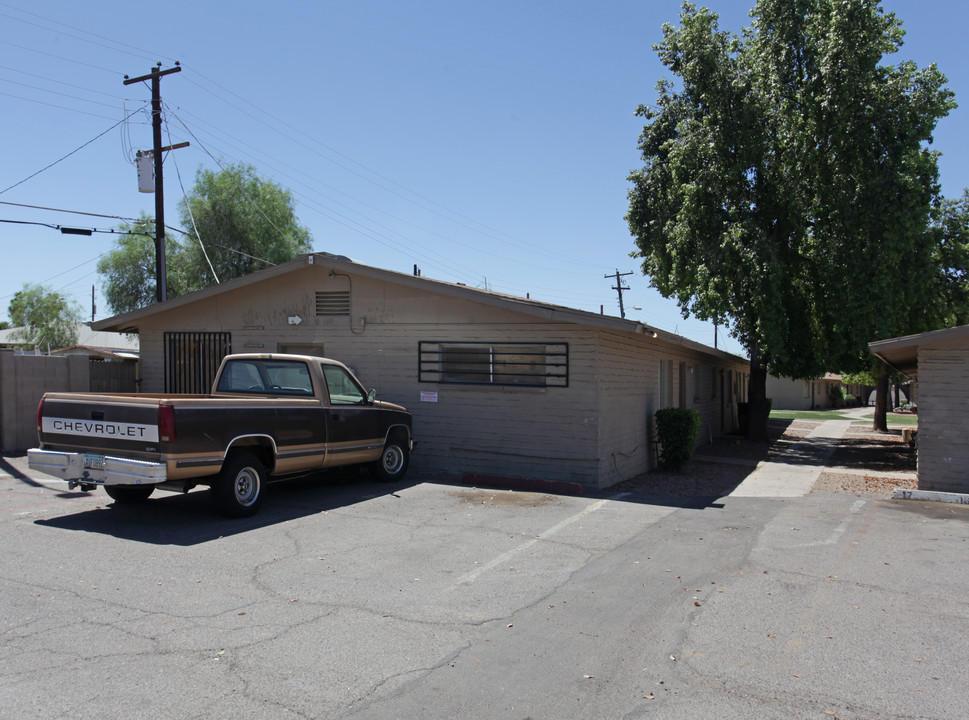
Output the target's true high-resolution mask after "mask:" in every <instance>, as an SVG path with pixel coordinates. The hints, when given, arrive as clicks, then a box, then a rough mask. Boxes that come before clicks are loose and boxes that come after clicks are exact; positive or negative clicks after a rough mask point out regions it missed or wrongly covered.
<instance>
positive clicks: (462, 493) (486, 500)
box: [449, 488, 556, 508]
mask: <svg viewBox="0 0 969 720" xmlns="http://www.w3.org/2000/svg"><path fill="white" fill-rule="evenodd" d="M449 494H450V495H451V496H452V497H455V498H457V499H459V500H461V501H462V502H464V503H467V504H468V505H485V506H488V505H491V506H494V505H517V506H518V507H533V508H534V507H542V506H543V505H551V504H552V503H554V502H556V498H555V497H553V496H552V495H541V494H538V493H529V492H515V491H514V490H487V489H478V488H472V489H470V490H455V491H452V492H450V493H449Z"/></svg>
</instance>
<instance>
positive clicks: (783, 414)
mask: <svg viewBox="0 0 969 720" xmlns="http://www.w3.org/2000/svg"><path fill="white" fill-rule="evenodd" d="M770 416H771V418H773V419H775V420H817V421H821V420H854V421H855V424H856V425H871V422H872V420H873V419H874V417H875V414H874V413H871V414H868V415H863V416H862V417H860V418H858V417H851V416H849V415H846V414H845V413H844V412H843V411H841V410H771V413H770ZM918 424H919V416H918V415H908V414H905V415H896V414H895V413H888V425H889V427H891V426H893V425H894V426H895V427H917V426H918Z"/></svg>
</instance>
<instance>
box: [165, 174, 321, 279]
mask: <svg viewBox="0 0 969 720" xmlns="http://www.w3.org/2000/svg"><path fill="white" fill-rule="evenodd" d="M179 214H180V217H181V222H182V227H183V228H185V230H186V231H189V230H191V232H190V233H189V234H190V237H191V239H186V241H185V243H184V248H185V262H186V264H187V265H188V266H189V267H191V268H194V269H195V270H196V271H198V272H200V273H201V274H202V275H203V276H204V278H205V280H204V283H203V285H202V287H204V286H206V285H211V284H213V283H214V282H216V280H215V277H217V278H218V281H220V282H222V281H225V280H229V279H231V278H236V277H241V276H242V275H248V274H249V273H251V272H254V271H256V270H262V269H264V268H267V267H269V266H270V265H277V264H279V263H282V262H286V261H288V260H292V259H293V258H295V257H296V256H297V255H299V254H300V253H304V252H309V251H310V250H311V249H312V238H311V237H310V233H309V230H307V229H306V228H305V227H303V226H302V225H300V224H299V222H298V220H297V219H296V212H295V207H294V203H293V198H292V195H291V194H290V192H289V191H288V190H285V189H284V188H282V187H280V186H279V185H276V184H275V183H272V182H270V181H268V180H264V179H262V178H260V177H259V176H258V175H257V174H256V171H255V170H254V169H253V168H252V167H251V166H248V165H232V166H228V167H226V168H225V169H223V170H221V171H219V172H213V171H211V170H205V169H200V170H199V171H198V173H197V174H196V177H195V188H194V189H193V190H192V192H191V193H189V194H188V195H186V196H185V197H184V198H183V199H182V201H181V202H180V203H179ZM213 272H214V273H215V277H213Z"/></svg>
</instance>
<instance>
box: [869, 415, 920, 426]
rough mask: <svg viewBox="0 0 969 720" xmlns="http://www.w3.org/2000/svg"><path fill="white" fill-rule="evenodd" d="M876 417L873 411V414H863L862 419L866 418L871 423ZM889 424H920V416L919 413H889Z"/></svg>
mask: <svg viewBox="0 0 969 720" xmlns="http://www.w3.org/2000/svg"><path fill="white" fill-rule="evenodd" d="M874 418H875V414H874V413H872V414H871V415H864V416H862V420H864V421H865V422H867V423H871V421H872V420H873V419H874ZM888 424H889V426H891V425H898V426H900V427H913V426H916V425H918V424H919V416H918V415H896V414H895V413H888Z"/></svg>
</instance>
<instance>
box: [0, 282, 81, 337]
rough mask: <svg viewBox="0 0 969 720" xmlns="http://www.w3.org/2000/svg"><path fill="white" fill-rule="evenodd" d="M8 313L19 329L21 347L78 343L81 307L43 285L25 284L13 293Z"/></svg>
mask: <svg viewBox="0 0 969 720" xmlns="http://www.w3.org/2000/svg"><path fill="white" fill-rule="evenodd" d="M7 315H9V316H10V321H11V322H12V323H13V325H14V326H15V327H17V328H18V331H17V333H16V340H17V342H18V344H19V347H21V348H25V349H31V350H32V349H35V348H43V349H45V350H46V349H50V350H57V349H60V348H65V347H71V346H72V345H76V344H77V325H78V323H80V322H81V308H80V307H79V306H78V305H77V303H73V302H71V301H69V300H68V299H67V298H65V297H64V296H63V295H61V294H60V293H58V292H55V291H53V290H49V289H48V288H46V287H44V286H43V285H33V286H30V285H24V286H23V288H22V289H21V290H18V291H17V292H16V293H14V296H13V298H12V299H11V300H10V305H9V306H8V307H7Z"/></svg>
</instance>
